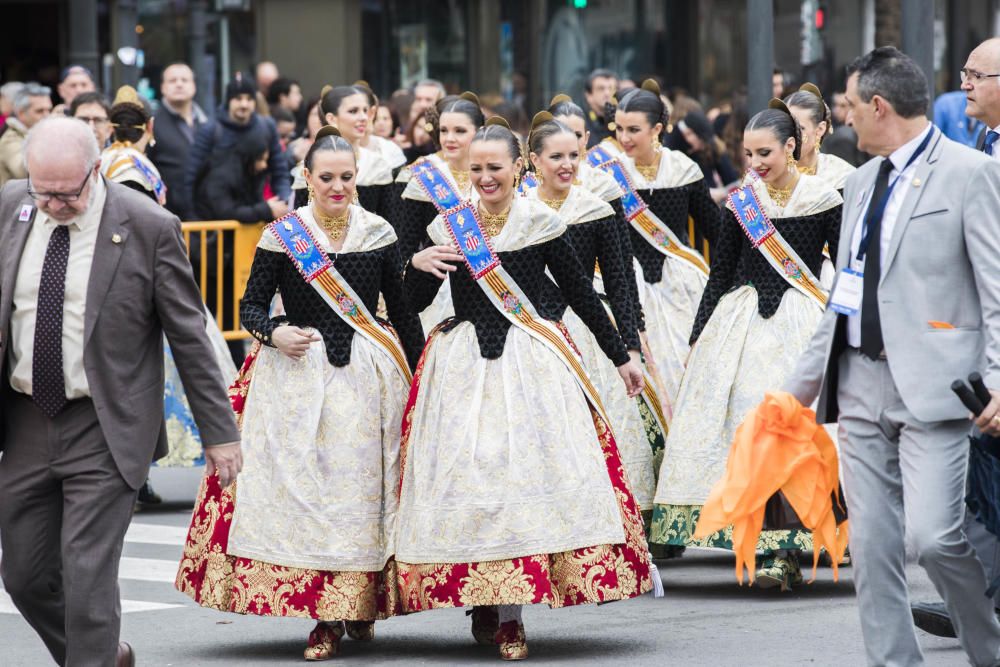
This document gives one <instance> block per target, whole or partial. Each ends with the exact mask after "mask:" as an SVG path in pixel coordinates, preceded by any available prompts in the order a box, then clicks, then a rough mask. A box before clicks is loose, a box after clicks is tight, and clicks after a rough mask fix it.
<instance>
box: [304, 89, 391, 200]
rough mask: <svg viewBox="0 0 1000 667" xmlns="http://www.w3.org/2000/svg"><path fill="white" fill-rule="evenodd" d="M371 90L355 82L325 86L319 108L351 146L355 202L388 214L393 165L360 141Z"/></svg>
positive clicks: (367, 121)
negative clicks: (354, 175) (355, 181)
mask: <svg viewBox="0 0 1000 667" xmlns="http://www.w3.org/2000/svg"><path fill="white" fill-rule="evenodd" d="M370 92H371V91H369V90H368V89H367V88H360V87H358V86H325V87H324V88H323V90H322V92H321V93H320V100H319V109H320V113H321V114H322V115H323V120H324V122H325V123H326V124H327V125H332V126H333V127H335V128H337V129H338V130H339V131H340V134H341V135H342V136H343V138H344V139H346V140H347V141H348V143H350V144H351V147H352V148H354V154H355V155H356V156H357V162H358V173H357V185H356V188H355V189H356V191H357V198H358V201H357V203H358V204H360V205H361V207H362V208H364V209H365V210H366V211H369V212H371V213H375V214H377V215H380V216H382V217H384V218H388V217H389V214H390V213H389V212H390V210H391V206H392V203H393V202H392V181H393V167H392V165H391V164H390V163H389V162H388V161H386V159H385V157H383V155H382V153H380V152H379V151H376V150H373V149H371V148H365V147H364V146H363V145H362V143H363V142H364V140H365V138H366V137H367V136H368V129H369V126H370V124H371V116H370V113H369V111H370V108H371V107H370V104H369V102H368V99H369V98H368V95H369V93H370Z"/></svg>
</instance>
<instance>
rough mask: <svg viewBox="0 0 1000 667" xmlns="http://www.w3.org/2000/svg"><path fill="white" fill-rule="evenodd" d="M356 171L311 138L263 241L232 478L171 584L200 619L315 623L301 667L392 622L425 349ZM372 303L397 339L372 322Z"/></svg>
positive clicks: (390, 242)
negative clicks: (295, 196) (405, 445)
mask: <svg viewBox="0 0 1000 667" xmlns="http://www.w3.org/2000/svg"><path fill="white" fill-rule="evenodd" d="M356 167H357V165H356V162H355V157H354V149H353V147H352V146H351V144H350V143H348V142H347V141H345V140H344V139H343V138H341V137H340V136H339V134H338V133H337V131H336V130H334V129H333V128H329V127H327V128H324V129H323V130H321V131H320V132H319V135H318V136H317V138H316V140H315V142H314V143H313V145H312V147H311V148H310V149H309V153H308V154H307V156H306V158H305V169H304V173H303V176H304V178H305V179H306V181H307V183H308V184H309V187H310V189H311V191H312V201H311V203H310V204H309V205H307V206H304V207H302V208H299V209H297V210H296V211H293V212H292V213H290V214H289V215H287V216H284V217H282V218H279V219H278V220H276V221H275V222H273V223H271V225H269V226H268V227H267V229H266V230H265V232H264V234H263V235H262V237H261V240H260V243H259V245H258V247H257V254H256V256H255V257H254V262H253V266H252V268H251V271H250V279H249V281H248V283H247V289H246V293H245V295H244V297H243V300H242V302H241V306H240V317H241V320H242V323H243V326H244V327H246V329H247V330H248V331H250V332H251V334H252V335H253V336H254V337H255V338H256V339H257V340H258V341H259V342H260V343H261V347H260V350H259V352H258V353H257V356H256V361H255V363H254V367H253V376H252V379H250V381H249V387H240V386H239V385H237V386H236V389H237V391H236V394H235V395H234V396H233V399H234V400H233V403H234V408H236V410H237V413H238V416H239V419H240V425H241V430H242V444H243V462H244V463H243V471H242V473H241V474H240V478H239V483H238V485H237V484H235V483H234V484H233V485H232V486H230V487H229V488H226V489H220V488H219V486H218V478H217V477H212V478H206V480H205V481H204V482H203V484H202V489H201V492H200V494H199V498H198V502H197V505H196V507H195V511H194V515H193V517H192V521H191V528H190V531H189V533H188V539H187V543H186V544H185V548H184V556H183V560H182V561H181V565H180V569H179V572H178V575H177V587H178V589H179V590H181V591H182V592H184V593H186V594H188V595H189V596H191V597H192V598H193V599H194V600H195V601H196V602H198V603H199V604H200V605H202V606H205V607H211V608H214V609H219V610H221V611H231V612H237V613H242V614H257V615H261V616H294V617H303V618H312V619H315V620H317V621H318V623H317V625H316V627H315V629H314V630H313V631H312V633H311V634H310V635H309V641H308V646H307V648H306V649H305V657H306V659H307V660H324V659H327V658H330V657H333V656H334V655H336V654H337V653H338V651H339V647H340V640H341V638H342V637H343V635H344V633H345V632H346V633H347V634H348V635H349V636H351V637H352V638H354V639H359V640H370V639H372V638H373V637H374V621H375V620H376V619H380V618H386V617H388V616H392V615H394V614H396V613H397V612H398V610H399V604H398V602H399V600H398V596H397V592H396V591H397V589H396V570H395V563H394V560H393V547H394V542H395V530H396V511H397V502H398V500H397V499H398V496H397V491H398V489H399V439H400V423H401V417H402V413H403V406H404V404H405V402H406V394H407V389H408V387H409V381H410V378H411V371H412V368H413V367H414V366H415V363H416V361H417V359H418V357H419V355H420V350H421V347H422V344H423V335H422V332H421V330H420V322H419V320H418V319H417V317H416V315H415V314H414V313H413V312H412V311H411V310H410V309H409V306H408V304H407V302H406V300H405V299H404V298H403V292H402V277H401V262H400V258H399V247H398V243H397V241H396V235H395V233H394V232H393V230H392V227H391V226H390V225H389V223H388V222H386V221H385V220H384V219H383V218H381V217H379V216H377V215H375V214H373V213H370V212H369V211H366V210H365V209H363V208H362V207H360V206H358V205H355V204H351V201H352V199H353V196H354V191H355V179H356V175H357V169H356ZM279 291H280V293H281V296H282V300H283V303H284V311H285V312H284V314H283V315H280V316H276V317H272V316H271V312H270V309H271V303H272V299H273V298H274V296H275V294H276V293H278V292H279ZM379 295H381V296H382V297H384V299H385V303H386V304H387V307H388V312H389V317H390V320H391V321H392V326H389V325H388V324H386V323H384V322H381V321H379V320H377V319H376V318H375V317H374V316H373V315H372V313H373V312H374V311H375V309H376V305H377V303H378V299H379ZM397 334H398V335H397ZM231 391H232V390H231ZM345 621H346V628H345Z"/></svg>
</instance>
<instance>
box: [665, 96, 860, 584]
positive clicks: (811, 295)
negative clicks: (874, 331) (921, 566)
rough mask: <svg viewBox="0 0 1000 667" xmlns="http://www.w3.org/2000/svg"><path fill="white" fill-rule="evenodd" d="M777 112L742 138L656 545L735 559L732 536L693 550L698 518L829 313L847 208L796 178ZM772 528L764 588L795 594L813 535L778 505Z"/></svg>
mask: <svg viewBox="0 0 1000 667" xmlns="http://www.w3.org/2000/svg"><path fill="white" fill-rule="evenodd" d="M771 104H772V108H769V109H766V110H764V111H762V112H760V113H758V114H757V115H756V116H754V117H753V118H752V119H750V122H749V124H748V125H747V127H746V130H745V132H744V135H743V143H744V150H745V151H746V155H747V158H748V159H749V160H750V162H751V167H752V169H753V171H754V175H753V176H751V177H749V178H747V179H746V181H745V183H744V186H743V187H742V188H740V189H739V190H737V191H735V192H734V193H732V194H730V197H729V202H728V203H727V208H726V212H725V215H724V217H723V222H722V229H721V230H720V232H719V242H718V245H717V248H716V251H715V253H714V255H713V259H712V273H711V276H710V277H709V280H708V286H707V287H706V288H705V295H704V296H703V297H702V300H701V305H700V306H699V308H698V316H697V318H696V320H695V323H694V327H693V329H692V332H691V343H692V345H693V347H692V350H691V358H690V360H689V361H688V366H687V371H686V373H685V375H684V381H683V383H682V385H681V390H680V396H679V398H678V401H677V406H676V412H675V413H674V420H673V422H672V423H671V425H670V433H669V435H668V436H667V446H666V452H665V454H664V458H663V465H662V468H661V469H660V476H659V482H658V485H657V490H656V498H655V502H656V508H655V510H654V516H653V529H652V535H651V538H650V539H651V541H653V542H656V543H660V544H669V545H676V546H678V547H681V546H683V545H698V546H710V547H721V548H732V539H731V538H732V535H731V529H726V530H725V531H721V532H719V533H716V534H715V535H712V536H710V537H708V538H706V539H704V540H699V541H697V542H695V541H693V540H692V535H693V533H694V530H695V526H696V524H697V522H698V515H699V512H700V508H701V506H702V505H703V504H704V503H705V500H706V499H707V498H708V494H709V492H710V490H711V488H712V486H713V485H714V484H715V482H716V481H718V480H719V479H720V478H721V477H722V475H723V473H724V471H725V467H726V459H727V456H728V452H729V447H730V443H732V441H733V437H734V435H735V433H736V429H737V427H738V426H739V425H740V424H741V423H742V422H743V420H744V417H745V415H746V414H747V413H748V412H749V411H750V410H752V409H753V408H755V407H757V405H758V404H759V403H760V402H761V400H763V398H764V393H765V392H767V391H776V390H778V389H779V388H780V387H781V386H782V384H783V383H784V381H785V379H786V378H787V376H788V374H789V373H790V372H791V371H792V369H793V368H794V366H795V362H796V361H797V360H798V358H799V356H800V355H801V354H802V352H803V351H804V350H805V348H806V345H807V344H808V343H809V341H810V340H811V338H812V335H813V332H814V331H815V329H816V326H817V325H818V323H819V320H820V317H821V316H822V313H823V310H824V308H825V302H826V293H825V292H824V291H823V290H822V288H821V287H820V285H819V280H818V278H817V277H816V276H817V275H818V272H819V269H820V265H821V263H822V261H823V247H824V246H825V245H826V244H829V246H830V248H833V249H836V248H837V239H838V236H839V230H840V214H841V208H842V206H841V205H842V199H841V197H840V195H839V194H838V193H837V191H836V190H835V189H834V188H833V187H832V186H830V184H829V183H827V182H826V181H824V180H823V179H821V178H819V177H817V176H810V175H807V174H800V173H799V170H798V169H797V168H796V161H797V158H798V156H799V155H800V152H799V151H800V150H801V145H802V138H801V133H800V130H799V126H798V124H797V123H796V121H795V119H794V118H793V117H792V115H791V114H790V112H789V111H788V108H787V107H786V106H785V105H784V103H783V102H781V101H780V100H772V103H771ZM748 205H752V208H751V209H745V208H744V207H745V206H748ZM764 528H765V530H764V532H763V533H762V534H761V538H760V542H759V549H760V550H762V551H764V552H765V558H764V559H763V562H761V563H760V570H759V571H758V572H757V584H758V585H759V586H762V587H769V586H780V587H781V589H782V590H787V589H788V588H790V587H791V586H792V585H794V584H797V583H799V582H801V581H802V574H801V571H800V567H799V559H798V552H799V550H811V548H812V538H811V535H810V533H809V532H808V531H806V530H804V529H802V527H801V523H799V522H798V520H797V517H795V514H794V512H793V511H792V510H791V509H790V507H789V506H788V505H787V503H786V502H785V501H784V500H783V498H782V497H781V496H780V494H779V495H778V496H775V497H774V498H772V499H771V500H770V501H769V502H768V507H767V511H766V515H765V522H764Z"/></svg>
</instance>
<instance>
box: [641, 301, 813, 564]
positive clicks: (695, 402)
mask: <svg viewBox="0 0 1000 667" xmlns="http://www.w3.org/2000/svg"><path fill="white" fill-rule="evenodd" d="M821 316H822V312H821V311H820V309H819V308H818V307H817V306H816V304H815V303H814V302H813V301H812V300H811V299H809V298H808V297H806V296H805V295H803V294H801V293H800V292H798V291H797V290H794V289H789V290H788V291H786V292H785V294H784V296H783V297H782V300H781V304H780V305H779V306H778V310H777V312H775V314H774V315H772V316H771V317H769V318H766V319H765V318H763V317H761V316H760V314H759V313H758V311H757V292H756V291H755V290H754V289H753V288H752V287H750V286H746V285H745V286H742V287H739V288H737V289H735V290H733V291H732V292H729V293H728V294H726V295H725V296H723V297H722V299H721V300H720V301H719V305H718V306H717V307H716V309H715V312H714V313H713V314H712V317H711V319H710V320H709V321H708V324H707V325H706V326H705V329H704V331H703V332H702V334H701V336H700V337H699V339H698V342H697V343H696V344H695V346H694V349H693V350H692V352H691V359H690V362H689V364H688V369H687V373H686V374H685V375H684V380H683V383H682V384H681V389H680V395H679V397H678V400H677V404H676V409H675V412H674V420H673V422H672V423H671V425H670V434H669V435H668V436H667V444H666V451H665V453H664V457H663V464H662V466H661V468H660V476H659V482H658V484H657V488H656V497H655V499H654V502H655V504H656V508H655V513H654V519H653V522H654V525H653V534H652V536H651V540H652V541H654V542H658V543H683V542H684V540H683V539H682V540H680V541H676V540H675V539H667V537H675V538H676V537H677V536H672V535H669V536H668V535H664V534H663V533H664V531H665V530H668V529H670V528H669V527H670V525H671V524H673V525H674V527H675V528H676V526H677V525H679V524H680V523H683V524H685V525H686V527H685V529H684V532H687V533H690V532H693V530H694V521H696V513H697V510H698V509H699V508H700V507H701V505H703V504H704V502H705V500H706V499H707V498H708V494H709V492H710V491H711V489H712V486H713V485H714V484H715V482H716V481H718V480H719V479H720V478H721V477H722V475H723V473H724V472H725V468H726V459H727V457H728V455H729V447H730V443H732V440H733V437H734V435H735V434H736V429H737V427H738V426H739V425H740V424H741V423H742V422H743V419H744V417H745V416H746V414H747V413H748V412H749V411H750V410H752V409H753V408H755V407H756V406H757V405H758V404H759V403H760V401H761V400H762V399H763V398H764V393H765V392H767V391H776V390H779V389H780V388H781V386H782V385H783V384H784V382H785V380H786V378H787V377H788V374H789V373H790V372H791V371H792V369H793V368H794V367H795V364H796V362H797V361H798V359H799V356H800V355H801V354H802V352H803V351H804V350H805V348H806V346H807V345H808V344H809V341H810V339H811V338H812V335H813V333H814V331H815V330H816V327H817V326H818V324H819V320H820V318H821ZM692 510H694V511H695V515H694V516H695V518H694V520H691V519H690V517H691V515H692ZM681 515H684V516H686V517H688V519H686V520H685V521H679V520H678V517H679V516H681ZM688 524H689V525H688ZM776 532H777V531H776ZM784 532H788V531H784ZM682 537H683V536H682ZM762 539H763V538H762ZM712 545H713V546H715V545H716V543H712ZM720 546H721V545H720ZM772 546H773V545H772ZM803 546H806V545H804V544H782V545H780V547H775V548H802V547H803Z"/></svg>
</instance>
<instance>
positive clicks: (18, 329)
mask: <svg viewBox="0 0 1000 667" xmlns="http://www.w3.org/2000/svg"><path fill="white" fill-rule="evenodd" d="M92 193H93V194H92V195H91V202H90V206H88V207H87V210H86V211H85V212H84V213H83V214H82V215H80V216H78V217H77V218H74V219H73V220H71V221H70V222H68V223H58V222H55V221H53V220H52V219H50V218H49V216H47V215H45V214H44V213H42V212H41V211H38V212H37V213H36V214H35V220H34V222H33V223H32V226H31V231H29V232H28V239H27V241H26V243H25V245H24V252H23V253H22V254H21V263H20V265H19V266H18V269H17V277H16V278H15V282H14V312H13V313H12V314H11V318H10V328H11V344H10V346H9V350H10V352H9V357H8V361H9V362H10V369H11V372H10V385H11V387H13V388H14V389H15V390H16V391H19V392H21V393H24V394H28V395H30V394H31V393H32V392H31V369H32V359H33V351H34V345H35V313H36V312H37V310H38V285H39V283H40V282H41V278H42V264H43V263H44V261H45V251H46V250H47V249H48V247H49V238H50V237H51V236H52V230H54V229H55V228H56V225H58V224H67V225H69V260H68V262H67V264H66V294H65V301H64V303H63V322H62V354H63V376H64V377H65V379H66V398H67V399H69V400H73V399H76V398H83V397H85V396H90V385H89V384H88V382H87V374H86V373H85V372H84V369H83V326H84V316H85V314H86V310H87V285H88V284H89V283H90V266H91V264H92V263H93V260H94V244H95V243H96V241H97V231H98V229H99V228H100V226H101V214H102V212H103V210H104V200H105V196H106V194H107V188H106V187H105V185H104V179H103V178H98V179H97V181H96V183H95V185H94V186H93V187H92Z"/></svg>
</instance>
